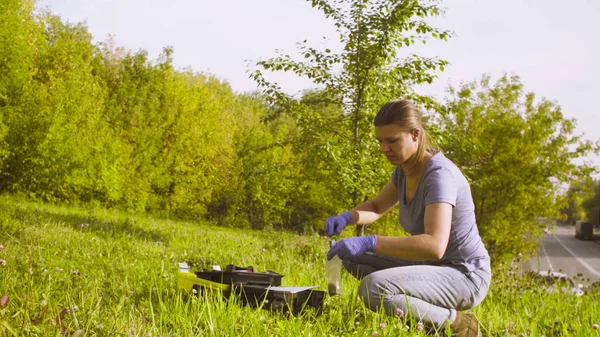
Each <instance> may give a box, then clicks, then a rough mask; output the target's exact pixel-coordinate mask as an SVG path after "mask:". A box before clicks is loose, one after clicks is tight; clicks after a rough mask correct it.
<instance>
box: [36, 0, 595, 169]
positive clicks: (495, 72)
mask: <svg viewBox="0 0 600 337" xmlns="http://www.w3.org/2000/svg"><path fill="white" fill-rule="evenodd" d="M443 5H444V6H445V7H446V8H447V12H446V14H445V15H444V16H443V17H438V18H436V19H434V20H432V23H433V24H434V25H435V26H436V27H438V28H442V29H448V30H451V31H453V32H454V33H455V37H453V38H451V39H449V40H448V42H443V41H442V42H437V41H436V42H432V43H429V44H428V45H426V46H419V47H418V48H416V49H413V50H411V52H413V51H414V52H416V53H418V54H420V55H423V56H438V57H440V58H442V59H445V60H447V61H449V62H450V65H449V66H447V67H446V70H445V71H444V72H443V73H439V79H438V80H437V81H436V82H435V83H434V84H433V85H430V86H426V87H420V88H418V90H417V91H418V92H419V93H423V94H431V95H434V96H436V97H437V98H440V99H441V98H442V97H444V96H445V89H446V87H447V86H448V84H449V83H451V84H452V85H454V86H456V85H458V84H459V83H460V82H463V81H472V80H475V79H479V78H480V77H481V75H482V74H484V73H489V74H491V75H492V76H493V78H494V79H496V78H498V77H499V76H501V75H502V74H504V73H508V74H515V75H519V76H520V77H521V80H522V82H523V84H524V86H525V90H526V91H527V92H530V91H531V92H534V93H535V94H536V95H537V97H545V98H547V99H550V100H553V101H556V102H557V103H558V104H560V106H561V107H562V110H563V113H564V114H565V116H567V117H569V118H575V119H576V120H577V133H579V134H582V133H584V134H585V136H584V137H585V138H586V139H590V140H598V139H600V107H599V106H600V103H599V102H598V101H597V100H596V98H598V97H597V96H595V95H599V96H600V38H599V34H600V20H599V19H598V16H600V1H599V0H568V1H567V0H502V1H492V0H479V1H476V0H470V1H469V0H446V1H443ZM38 7H40V8H48V9H50V11H51V12H53V13H54V14H57V15H59V16H60V17H61V18H62V19H63V20H65V21H69V22H73V23H74V22H81V21H85V22H87V25H88V27H89V31H90V32H91V33H92V35H93V36H94V41H97V42H99V41H103V40H105V39H106V38H107V37H108V35H109V34H111V35H113V37H114V39H115V41H116V43H117V45H118V46H121V47H124V48H126V49H128V50H132V51H134V52H135V51H137V50H139V49H145V50H147V51H148V52H149V55H150V57H151V59H153V60H155V59H156V57H157V56H158V55H159V54H160V52H161V51H162V49H163V47H165V46H172V47H173V48H174V51H175V53H174V55H173V57H174V64H175V66H176V67H178V68H184V67H190V68H192V69H193V70H194V71H198V72H205V71H206V72H210V73H212V74H214V75H216V76H217V77H219V78H220V79H222V80H225V81H227V82H228V83H229V84H230V85H231V86H232V88H233V89H234V90H236V91H238V92H246V91H251V90H254V89H256V85H255V83H254V82H253V81H252V80H251V79H249V78H248V73H247V70H248V67H247V61H249V60H250V61H251V60H258V59H260V58H267V57H272V56H275V55H276V53H275V50H276V49H279V50H282V51H285V52H289V53H294V52H295V50H296V43H297V42H299V41H302V40H305V39H306V40H308V42H309V43H310V44H311V45H312V46H314V47H324V46H327V47H329V48H331V49H333V50H336V49H337V48H339V43H338V42H337V40H338V34H337V32H336V31H335V29H334V26H333V23H332V21H330V20H327V19H326V18H325V16H324V15H323V14H322V13H321V12H320V11H318V10H317V9H314V8H312V7H311V6H310V3H309V2H308V1H306V0H252V1H250V0H167V1H164V0H38ZM324 38H325V39H324ZM269 79H272V80H276V81H278V82H279V83H280V84H281V86H282V88H283V89H284V90H286V91H288V92H289V93H292V94H293V93H296V92H298V91H299V90H302V89H307V88H311V87H314V86H313V85H312V84H311V82H309V81H308V80H306V79H297V78H295V77H293V76H292V75H277V76H271V77H269ZM587 159H588V160H591V161H593V163H594V164H595V165H600V157H599V156H592V157H589V158H587Z"/></svg>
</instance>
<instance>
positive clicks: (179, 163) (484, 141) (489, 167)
mask: <svg viewBox="0 0 600 337" xmlns="http://www.w3.org/2000/svg"><path fill="white" fill-rule="evenodd" d="M309 2H311V4H312V5H313V6H314V7H315V9H316V10H320V11H322V12H323V13H324V14H325V15H326V16H327V17H328V18H329V19H331V20H333V21H334V23H335V26H336V27H337V29H338V32H339V34H340V41H341V42H342V45H343V50H341V51H331V50H329V49H324V50H319V49H315V48H313V47H311V45H310V43H309V42H308V41H304V42H303V43H300V44H299V50H298V52H299V54H300V55H302V59H301V60H296V59H294V58H293V57H291V56H289V55H286V54H281V55H278V56H277V57H274V58H270V59H267V60H262V61H260V62H257V63H256V65H255V67H254V69H252V72H251V76H252V78H253V79H254V80H255V81H256V83H257V85H258V88H259V89H258V90H257V91H256V92H249V93H237V92H234V91H233V90H232V88H231V87H230V86H229V85H228V83H226V82H224V81H221V80H219V79H218V78H217V77H216V76H214V75H212V74H208V73H199V72H194V71H193V70H192V69H176V68H175V67H174V66H173V57H174V50H173V49H172V48H170V47H166V48H164V50H163V52H162V54H161V55H160V56H159V57H158V58H157V60H150V59H149V57H148V54H147V52H146V51H144V50H140V51H137V52H131V51H128V50H125V49H124V48H121V47H119V46H116V45H115V43H114V42H112V41H111V40H110V39H108V40H106V41H104V42H102V43H93V42H92V36H91V35H90V33H89V32H88V29H87V27H86V26H85V25H84V24H81V23H78V24H68V23H65V22H63V21H62V20H61V19H60V18H59V17H57V16H55V15H53V14H51V13H47V12H43V13H38V12H36V8H35V2H34V1H32V0H5V1H2V2H1V3H0V41H2V43H0V192H1V193H11V194H19V195H24V196H26V197H29V198H33V199H40V200H45V201H50V202H60V203H72V204H81V205H97V206H102V207H114V208H119V209H124V210H128V211H132V212H149V213H154V214H163V215H169V216H171V217H176V218H181V219H208V220H210V221H214V222H216V223H219V224H220V225H223V226H233V227H240V228H256V229H266V228H269V229H285V230H294V231H299V232H314V231H318V230H320V229H321V227H322V222H323V219H324V218H325V217H327V216H328V215H331V214H334V213H337V212H340V211H342V210H345V209H347V208H349V207H351V206H353V205H354V204H356V203H358V202H360V201H362V200H364V199H366V198H369V197H371V196H373V195H374V194H375V193H377V191H378V189H379V188H380V186H382V185H383V183H384V181H386V180H387V179H389V178H390V175H391V171H392V168H391V167H390V166H389V164H388V163H387V162H386V161H385V160H384V158H383V157H382V156H381V155H380V154H379V153H378V146H377V142H376V141H375V139H374V138H373V132H372V119H373V117H374V115H375V113H376V112H377V109H378V107H379V106H380V105H381V104H383V103H384V102H385V101H387V100H390V99H394V98H410V99H413V100H414V101H416V102H417V103H419V104H420V105H421V106H423V107H424V108H425V110H426V117H427V123H428V126H429V129H430V132H431V134H432V135H433V139H434V140H435V141H436V143H437V144H438V145H439V146H440V148H441V149H442V150H443V151H444V152H445V153H446V155H447V156H448V157H449V158H450V159H452V160H453V161H454V162H455V163H456V164H457V165H458V166H459V167H460V168H461V169H462V170H463V172H464V173H465V175H466V176H467V178H468V179H469V180H470V182H471V188H472V191H473V196H474V199H475V204H476V212H477V219H478V223H479V227H480V230H481V233H482V236H483V238H484V240H485V241H486V244H487V245H488V247H489V248H490V251H491V253H492V254H493V255H494V257H495V258H496V259H497V260H498V261H502V260H503V259H505V258H508V257H510V256H511V255H513V254H516V253H519V252H521V253H527V252H532V251H534V250H535V242H536V241H535V238H537V237H539V235H541V234H540V233H541V232H542V231H541V229H542V227H543V226H544V224H543V222H542V221H540V219H557V218H560V217H564V213H565V209H566V207H567V205H568V203H569V198H568V197H567V194H565V193H560V186H561V185H564V184H569V183H571V182H583V181H585V180H586V179H589V178H588V177H590V176H591V175H592V174H593V173H594V172H595V168H594V167H592V166H591V165H590V164H588V163H584V164H579V165H576V164H574V160H576V159H578V158H581V157H583V156H586V155H588V154H590V153H594V152H596V153H597V152H598V149H599V146H598V143H597V142H591V141H588V140H584V139H582V138H581V136H580V135H576V134H575V130H574V129H575V121H574V120H573V119H569V118H566V117H565V116H564V115H563V113H562V111H561V108H560V106H559V105H558V104H557V103H556V102H552V101H549V100H546V99H537V98H536V97H535V95H534V94H533V93H531V92H526V91H525V89H524V87H523V85H522V84H521V83H520V80H519V78H518V76H508V75H506V76H504V77H502V78H500V79H498V80H496V81H493V80H492V79H491V78H490V77H489V76H488V75H482V77H481V79H480V80H477V81H474V82H468V83H464V84H462V85H461V86H459V87H457V88H449V91H448V98H446V99H445V100H444V101H436V100H434V99H432V98H431V97H426V96H422V95H419V94H418V93H416V92H414V91H413V89H412V88H413V87H414V86H415V85H418V84H422V83H431V82H432V81H433V80H434V79H435V76H436V73H437V72H438V71H442V70H443V68H444V66H446V65H447V62H445V61H444V60H440V59H437V58H423V57H420V56H418V55H414V54H412V53H411V52H410V50H411V46H413V45H414V44H415V43H421V42H426V41H427V40H428V39H442V40H447V39H448V38H450V37H451V32H449V31H445V30H440V29H437V28H434V27H431V26H430V25H429V24H428V23H426V21H425V20H424V18H426V17H430V16H435V15H439V14H440V13H441V12H442V9H441V8H439V7H438V5H437V2H436V1H386V2H376V1H373V2H348V3H343V2H340V1H332V0H312V1H309ZM272 71H289V72H293V73H295V74H297V75H299V76H306V77H308V78H310V79H312V80H313V81H314V83H315V85H316V86H315V88H314V89H310V90H306V91H304V92H303V93H302V94H301V95H299V96H291V95H289V94H287V93H285V92H283V91H282V90H281V89H280V88H279V86H278V85H277V83H272V82H270V81H269V80H268V73H269V72H272ZM317 86H318V88H317ZM592 199H593V198H592ZM594 200H595V201H594ZM594 200H592V201H589V202H588V203H589V204H590V205H591V206H590V207H598V203H599V202H600V201H598V200H597V197H596V199H594ZM561 211H562V213H561ZM374 226H378V227H380V228H379V229H380V230H383V231H384V232H385V231H390V232H392V231H394V230H397V229H396V228H397V214H396V215H394V214H390V215H389V216H387V217H385V218H384V219H383V220H382V221H380V222H379V223H378V224H375V225H374ZM361 230H364V229H362V228H361ZM366 230H367V231H369V230H371V229H368V228H367V229H366Z"/></svg>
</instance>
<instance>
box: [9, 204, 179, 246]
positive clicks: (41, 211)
mask: <svg viewBox="0 0 600 337" xmlns="http://www.w3.org/2000/svg"><path fill="white" fill-rule="evenodd" d="M10 217H11V218H13V219H14V220H17V221H20V222H21V223H23V224H24V225H26V226H27V225H30V226H38V225H41V224H44V223H57V224H64V225H65V226H68V227H71V228H73V229H77V230H80V231H82V232H91V233H94V234H97V235H98V236H108V237H122V236H130V237H132V238H135V239H137V240H141V241H146V242H161V243H164V244H168V243H169V241H170V239H171V237H170V235H169V234H168V233H164V232H160V231H157V230H148V229H145V228H143V224H141V223H140V222H139V221H138V220H136V219H135V216H127V217H124V218H122V219H111V220H107V219H101V218H99V217H97V216H96V215H95V214H94V212H93V211H89V212H88V214H87V215H85V214H77V213H75V212H74V213H67V214H65V213H63V212H60V211H54V210H51V209H46V208H39V207H31V206H24V205H19V204H13V205H10Z"/></svg>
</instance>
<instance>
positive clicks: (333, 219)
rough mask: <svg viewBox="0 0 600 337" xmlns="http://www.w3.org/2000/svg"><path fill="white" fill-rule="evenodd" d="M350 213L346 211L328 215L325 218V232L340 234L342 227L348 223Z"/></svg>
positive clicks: (350, 217)
mask: <svg viewBox="0 0 600 337" xmlns="http://www.w3.org/2000/svg"><path fill="white" fill-rule="evenodd" d="M351 220H352V214H351V213H350V212H348V211H346V212H344V213H342V214H340V215H335V216H330V217H329V218H327V220H325V233H327V236H332V235H340V233H341V232H342V229H344V227H346V226H348V224H350V221H351Z"/></svg>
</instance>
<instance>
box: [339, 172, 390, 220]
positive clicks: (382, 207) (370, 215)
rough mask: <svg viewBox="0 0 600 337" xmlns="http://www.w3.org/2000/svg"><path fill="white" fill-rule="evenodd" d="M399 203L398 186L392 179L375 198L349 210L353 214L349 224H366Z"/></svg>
mask: <svg viewBox="0 0 600 337" xmlns="http://www.w3.org/2000/svg"><path fill="white" fill-rule="evenodd" d="M397 203H398V192H397V188H396V185H394V183H393V182H392V181H391V180H390V181H388V182H387V183H386V184H385V185H384V186H383V188H382V189H381V191H379V194H377V195H376V196H375V197H374V198H373V199H371V200H369V201H366V202H364V203H362V204H360V205H358V206H356V207H354V208H353V209H351V210H350V211H349V212H350V214H351V215H352V220H350V222H349V224H359V225H364V224H369V223H372V222H374V221H375V220H377V219H379V218H380V217H381V216H382V215H384V214H385V213H387V212H388V211H389V210H390V209H392V207H394V206H396V204H397Z"/></svg>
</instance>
